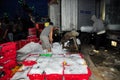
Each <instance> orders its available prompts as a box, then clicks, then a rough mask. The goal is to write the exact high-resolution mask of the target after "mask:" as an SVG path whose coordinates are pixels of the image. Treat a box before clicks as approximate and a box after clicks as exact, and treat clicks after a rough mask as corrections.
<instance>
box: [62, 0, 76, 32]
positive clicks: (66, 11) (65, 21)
mask: <svg viewBox="0 0 120 80" xmlns="http://www.w3.org/2000/svg"><path fill="white" fill-rule="evenodd" d="M61 12H62V13H61V16H62V17H61V18H62V19H61V20H62V31H70V30H72V29H76V30H77V26H78V24H77V20H78V19H77V18H78V0H62V2H61Z"/></svg>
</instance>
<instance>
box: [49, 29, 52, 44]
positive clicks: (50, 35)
mask: <svg viewBox="0 0 120 80" xmlns="http://www.w3.org/2000/svg"><path fill="white" fill-rule="evenodd" d="M49 40H50V43H52V41H53V27H52V28H50V34H49Z"/></svg>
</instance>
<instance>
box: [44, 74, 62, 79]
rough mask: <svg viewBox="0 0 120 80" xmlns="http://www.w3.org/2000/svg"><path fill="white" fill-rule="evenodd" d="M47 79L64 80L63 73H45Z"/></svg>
mask: <svg viewBox="0 0 120 80" xmlns="http://www.w3.org/2000/svg"><path fill="white" fill-rule="evenodd" d="M45 78H46V80H63V75H62V74H49V75H48V74H47V75H45Z"/></svg>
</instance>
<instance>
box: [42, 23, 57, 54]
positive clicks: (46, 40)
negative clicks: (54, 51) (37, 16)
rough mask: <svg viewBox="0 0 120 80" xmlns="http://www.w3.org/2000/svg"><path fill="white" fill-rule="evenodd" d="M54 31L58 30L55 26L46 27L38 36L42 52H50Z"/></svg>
mask: <svg viewBox="0 0 120 80" xmlns="http://www.w3.org/2000/svg"><path fill="white" fill-rule="evenodd" d="M56 29H58V28H57V27H56V26H53V24H50V25H49V26H48V27H45V28H44V29H43V30H42V32H41V34H40V40H41V42H42V47H43V49H44V50H45V49H47V51H48V52H51V45H52V42H53V31H54V30H56Z"/></svg>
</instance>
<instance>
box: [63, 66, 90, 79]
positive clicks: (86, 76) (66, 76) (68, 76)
mask: <svg viewBox="0 0 120 80" xmlns="http://www.w3.org/2000/svg"><path fill="white" fill-rule="evenodd" d="M63 76H64V79H65V80H89V77H90V76H91V71H90V69H89V68H88V74H64V75H63Z"/></svg>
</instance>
